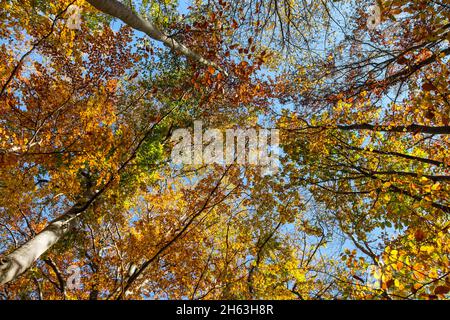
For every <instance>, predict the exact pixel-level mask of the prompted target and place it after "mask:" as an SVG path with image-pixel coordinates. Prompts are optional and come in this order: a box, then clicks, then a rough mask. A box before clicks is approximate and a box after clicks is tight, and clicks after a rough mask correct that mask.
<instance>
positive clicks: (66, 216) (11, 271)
mask: <svg viewBox="0 0 450 320" xmlns="http://www.w3.org/2000/svg"><path fill="white" fill-rule="evenodd" d="M98 194H99V193H97V194H91V196H90V197H88V198H85V199H86V200H83V201H80V202H78V203H77V204H75V205H74V206H72V207H71V208H69V209H68V210H67V211H65V212H64V213H63V214H62V215H61V216H60V217H58V218H57V219H55V220H53V221H52V222H50V223H49V225H48V226H47V227H45V229H44V230H42V231H41V232H39V233H38V234H37V235H35V236H34V237H33V238H32V239H30V240H29V241H28V242H26V243H25V244H23V245H21V246H20V247H19V248H17V249H16V250H14V251H13V252H11V253H10V254H8V255H6V256H4V257H2V258H1V259H0V284H5V283H8V282H9V281H11V280H14V279H15V278H17V277H18V276H19V275H21V274H22V273H24V272H25V271H26V270H27V269H28V268H30V267H31V265H32V264H33V263H34V262H35V261H36V260H37V259H38V258H39V257H40V256H41V255H42V254H43V253H45V252H46V251H47V250H48V249H50V248H51V247H52V246H53V245H54V244H55V243H57V242H58V241H59V240H60V239H61V238H62V237H63V236H64V235H65V234H67V233H68V232H70V230H72V226H73V225H74V223H75V221H76V219H77V218H78V217H79V216H80V215H81V214H82V213H83V212H84V211H85V210H86V209H87V208H88V207H89V205H90V204H91V203H92V201H94V199H95V198H96V197H97V196H98Z"/></svg>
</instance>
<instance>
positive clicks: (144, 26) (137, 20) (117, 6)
mask: <svg viewBox="0 0 450 320" xmlns="http://www.w3.org/2000/svg"><path fill="white" fill-rule="evenodd" d="M86 1H87V2H89V3H90V4H91V5H92V6H94V7H95V8H97V9H98V10H100V11H102V12H103V13H106V14H109V15H110V16H113V17H116V18H119V19H120V20H122V21H123V22H124V23H125V24H127V25H129V26H130V27H132V28H133V29H136V30H139V31H142V32H144V33H145V34H147V35H148V36H149V37H150V38H152V39H154V40H156V41H159V42H162V43H164V44H165V45H166V46H167V47H169V48H171V49H172V50H175V51H177V52H179V53H181V54H183V55H185V56H186V57H189V58H191V59H193V60H195V61H197V62H200V63H201V64H203V65H206V66H212V67H214V68H216V69H218V70H220V71H222V72H223V70H222V69H221V68H220V67H218V66H217V65H216V64H215V63H214V62H212V61H209V60H207V59H205V58H203V57H202V56H200V55H199V54H197V53H195V52H194V51H192V50H191V49H189V48H188V47H186V46H185V45H183V44H181V43H179V42H178V41H176V40H175V39H173V38H170V37H168V36H167V35H165V34H164V33H163V32H162V31H161V30H159V29H158V28H157V27H156V26H155V25H153V24H152V23H151V22H150V21H147V20H145V19H143V18H142V17H140V16H139V15H137V14H136V13H134V12H133V11H132V10H131V9H130V8H129V7H127V6H126V5H124V4H123V3H121V2H119V1H117V0H86Z"/></svg>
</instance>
